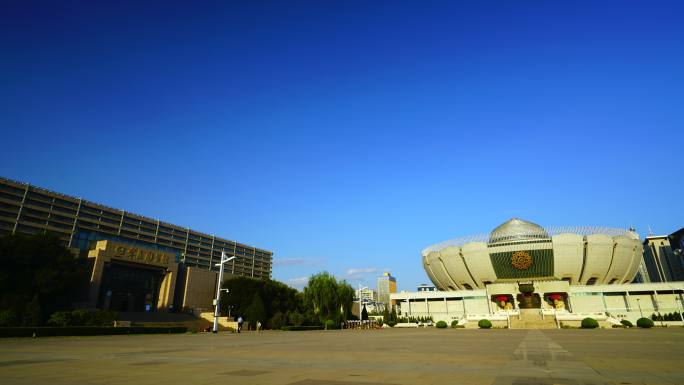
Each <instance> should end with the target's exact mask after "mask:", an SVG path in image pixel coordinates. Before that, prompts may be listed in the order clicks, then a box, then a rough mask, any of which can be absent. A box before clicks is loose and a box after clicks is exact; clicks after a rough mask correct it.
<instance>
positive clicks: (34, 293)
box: [0, 234, 89, 326]
mask: <svg viewBox="0 0 684 385" xmlns="http://www.w3.org/2000/svg"><path fill="white" fill-rule="evenodd" d="M0 266H2V268H0V326H22V325H23V326H37V325H42V324H44V323H45V322H46V321H47V319H48V317H49V316H50V315H51V314H52V313H54V312H56V311H59V310H66V309H70V307H71V305H72V303H74V302H77V301H78V300H79V299H80V298H79V295H80V294H81V293H82V292H83V287H82V285H83V284H84V282H85V283H87V277H88V272H89V267H88V264H87V262H86V260H85V258H75V257H74V256H73V255H72V254H71V252H69V250H68V249H67V248H66V247H64V246H63V245H62V244H61V243H60V240H59V237H57V236H55V235H53V234H36V235H32V236H26V235H7V236H4V237H0Z"/></svg>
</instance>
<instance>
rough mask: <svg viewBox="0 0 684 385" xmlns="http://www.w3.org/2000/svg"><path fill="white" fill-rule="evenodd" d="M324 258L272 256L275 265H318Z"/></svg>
mask: <svg viewBox="0 0 684 385" xmlns="http://www.w3.org/2000/svg"><path fill="white" fill-rule="evenodd" d="M324 260H325V258H274V259H273V265H275V266H317V265H320V264H321V263H322V262H323V261H324Z"/></svg>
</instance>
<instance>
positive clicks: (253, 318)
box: [245, 293, 267, 327]
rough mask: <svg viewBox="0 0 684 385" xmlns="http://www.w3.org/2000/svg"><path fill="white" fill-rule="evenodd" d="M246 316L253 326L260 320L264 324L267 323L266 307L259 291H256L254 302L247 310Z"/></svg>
mask: <svg viewBox="0 0 684 385" xmlns="http://www.w3.org/2000/svg"><path fill="white" fill-rule="evenodd" d="M245 318H246V321H247V322H249V324H250V325H252V327H256V323H257V321H260V322H261V323H262V324H264V323H266V321H267V319H266V307H265V306H264V301H262V300H261V296H260V295H259V293H254V297H252V303H251V304H250V305H249V307H247V309H246V310H245Z"/></svg>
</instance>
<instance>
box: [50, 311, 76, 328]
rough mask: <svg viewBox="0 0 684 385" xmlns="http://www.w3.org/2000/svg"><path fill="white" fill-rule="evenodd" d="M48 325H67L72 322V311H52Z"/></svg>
mask: <svg viewBox="0 0 684 385" xmlns="http://www.w3.org/2000/svg"><path fill="white" fill-rule="evenodd" d="M47 324H48V326H56V327H62V328H63V327H67V326H69V325H70V324H71V312H70V311H57V312H54V313H52V315H51V316H50V318H49V319H48V320H47Z"/></svg>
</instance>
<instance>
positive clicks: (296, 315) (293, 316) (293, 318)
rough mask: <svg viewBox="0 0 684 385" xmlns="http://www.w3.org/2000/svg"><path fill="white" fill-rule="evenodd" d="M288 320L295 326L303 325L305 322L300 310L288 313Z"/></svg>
mask: <svg viewBox="0 0 684 385" xmlns="http://www.w3.org/2000/svg"><path fill="white" fill-rule="evenodd" d="M287 318H288V321H289V322H290V324H292V325H294V326H302V324H303V323H304V316H303V315H302V313H300V312H298V311H294V312H292V313H290V314H289V315H288V317H287Z"/></svg>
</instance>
